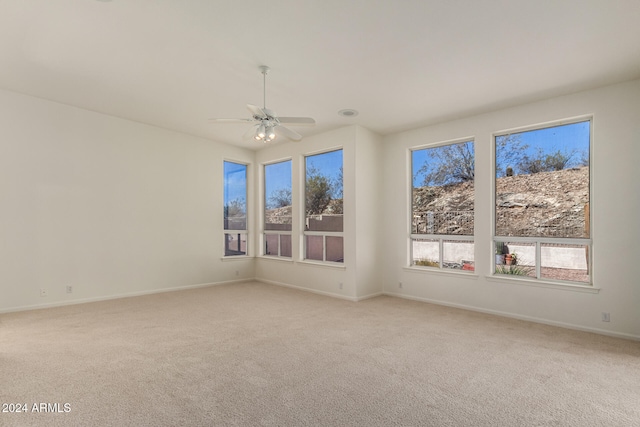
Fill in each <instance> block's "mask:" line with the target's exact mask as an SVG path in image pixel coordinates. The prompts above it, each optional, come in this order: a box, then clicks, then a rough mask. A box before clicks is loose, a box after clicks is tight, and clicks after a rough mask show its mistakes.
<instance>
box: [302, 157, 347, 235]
mask: <svg viewBox="0 0 640 427" xmlns="http://www.w3.org/2000/svg"><path fill="white" fill-rule="evenodd" d="M305 171H306V179H305V214H306V224H305V225H306V229H307V230H310V231H343V228H342V222H343V221H342V213H343V212H342V150H337V151H331V152H328V153H322V154H316V155H314V156H308V157H306V158H305Z"/></svg>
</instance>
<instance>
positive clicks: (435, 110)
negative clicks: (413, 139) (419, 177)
mask: <svg viewBox="0 0 640 427" xmlns="http://www.w3.org/2000/svg"><path fill="white" fill-rule="evenodd" d="M262 64H266V65H268V66H270V67H271V72H270V73H269V75H268V77H267V107H269V108H271V109H273V110H275V111H277V112H278V113H279V114H280V115H282V116H310V117H314V118H315V119H316V121H317V125H316V126H315V127H313V128H307V127H292V128H293V129H295V130H296V131H298V132H300V133H301V134H303V135H305V136H308V135H312V134H314V133H319V132H324V131H327V130H330V129H333V128H337V127H340V126H344V125H346V124H360V125H362V126H365V127H367V128H369V129H371V130H373V131H376V132H378V133H380V134H383V135H384V134H388V133H392V132H397V131H401V130H406V129H411V128H415V127H420V126H424V125H428V124H433V123H437V122H440V121H444V120H449V119H453V118H456V117H461V116H466V115H471V114H477V113H481V112H485V111H489V110H494V109H497V108H502V107H507V106H511V105H516V104H520V103H523V102H527V101H533V100H537V99H542V98H546V97H549V96H554V95H562V94H567V93H571V92H575V91H580V90H584V89H588V88H591V87H596V86H601V85H606V84H610V83H615V82H619V81H624V80H631V79H635V78H639V77H640V1H638V0H536V1H531V0H483V1H479V0H478V1H475V0H467V1H456V0H386V1H384V0H339V1H338V0H272V1H270V2H267V1H257V0H112V1H104V0H102V1H98V0H55V1H52V0H0V87H1V88H4V89H8V90H12V91H17V92H21V93H25V94H29V95H34V96H38V97H42V98H46V99H49V100H53V101H57V102H61V103H65V104H70V105H74V106H78V107H82V108H86V109H89V110H93V111H98V112H101V113H105V114H110V115H113V116H117V117H122V118H127V119H130V120H135V121H138V122H142V123H148V124H152V125H156V126H160V127H163V128H167V129H172V130H176V131H180V132H184V133H188V134H192V135H198V136H201V137H204V138H208V139H212V140H217V141H222V142H226V143H230V144H235V145H238V146H244V147H249V148H253V149H258V148H261V147H262V146H263V144H261V143H257V142H255V141H254V140H251V139H250V140H248V141H242V139H241V136H242V135H243V134H244V133H245V131H246V130H247V126H248V125H246V124H244V125H243V124H212V123H209V122H208V121H207V119H208V118H210V117H238V118H248V117H249V112H248V111H247V109H246V104H247V103H251V104H256V105H262V75H261V74H260V71H259V69H258V67H259V65H262ZM345 108H353V109H356V110H358V111H359V112H360V114H359V115H358V116H357V117H354V118H345V117H341V116H338V114H337V112H338V110H341V109H345ZM301 143H304V140H303V142H301Z"/></svg>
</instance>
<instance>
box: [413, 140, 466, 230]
mask: <svg viewBox="0 0 640 427" xmlns="http://www.w3.org/2000/svg"><path fill="white" fill-rule="evenodd" d="M411 155H412V160H411V163H412V177H413V179H412V187H413V191H412V194H413V197H412V206H411V210H412V213H413V215H412V231H411V232H412V234H444V235H447V234H455V235H465V236H473V227H474V225H473V209H474V185H473V183H474V177H475V154H474V145H473V141H467V142H460V143H456V144H449V145H443V146H439V147H433V148H425V149H421V150H414V151H413V152H412V154H411Z"/></svg>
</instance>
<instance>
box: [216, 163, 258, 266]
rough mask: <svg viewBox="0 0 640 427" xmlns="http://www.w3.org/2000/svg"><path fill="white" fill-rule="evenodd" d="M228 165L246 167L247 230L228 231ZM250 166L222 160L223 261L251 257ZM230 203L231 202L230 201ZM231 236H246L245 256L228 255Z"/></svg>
mask: <svg viewBox="0 0 640 427" xmlns="http://www.w3.org/2000/svg"><path fill="white" fill-rule="evenodd" d="M226 163H231V164H234V165H239V166H244V168H245V170H244V172H245V183H244V197H245V228H244V229H242V230H235V229H228V228H227V225H226V223H227V216H226V214H225V212H224V209H225V206H226V202H227V200H226V196H227V174H226V173H225V164H226ZM249 170H250V164H249V163H247V162H243V161H238V160H232V159H226V158H225V159H223V160H222V186H223V192H222V259H223V260H225V259H242V258H249V257H250V252H249V248H250V246H251V245H250V242H251V238H250V234H249V223H250V222H249V217H250V215H249V179H250V173H249ZM229 201H230V200H229ZM231 234H238V235H244V236H245V237H246V243H245V245H246V246H245V253H244V254H237V255H233V254H227V245H228V239H227V235H231Z"/></svg>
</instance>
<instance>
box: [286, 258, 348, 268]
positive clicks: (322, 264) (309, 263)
mask: <svg viewBox="0 0 640 427" xmlns="http://www.w3.org/2000/svg"><path fill="white" fill-rule="evenodd" d="M296 264H300V265H307V266H310V267H323V268H330V269H332V270H346V269H347V267H346V266H345V265H344V264H343V263H338V262H321V261H308V260H304V261H296Z"/></svg>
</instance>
